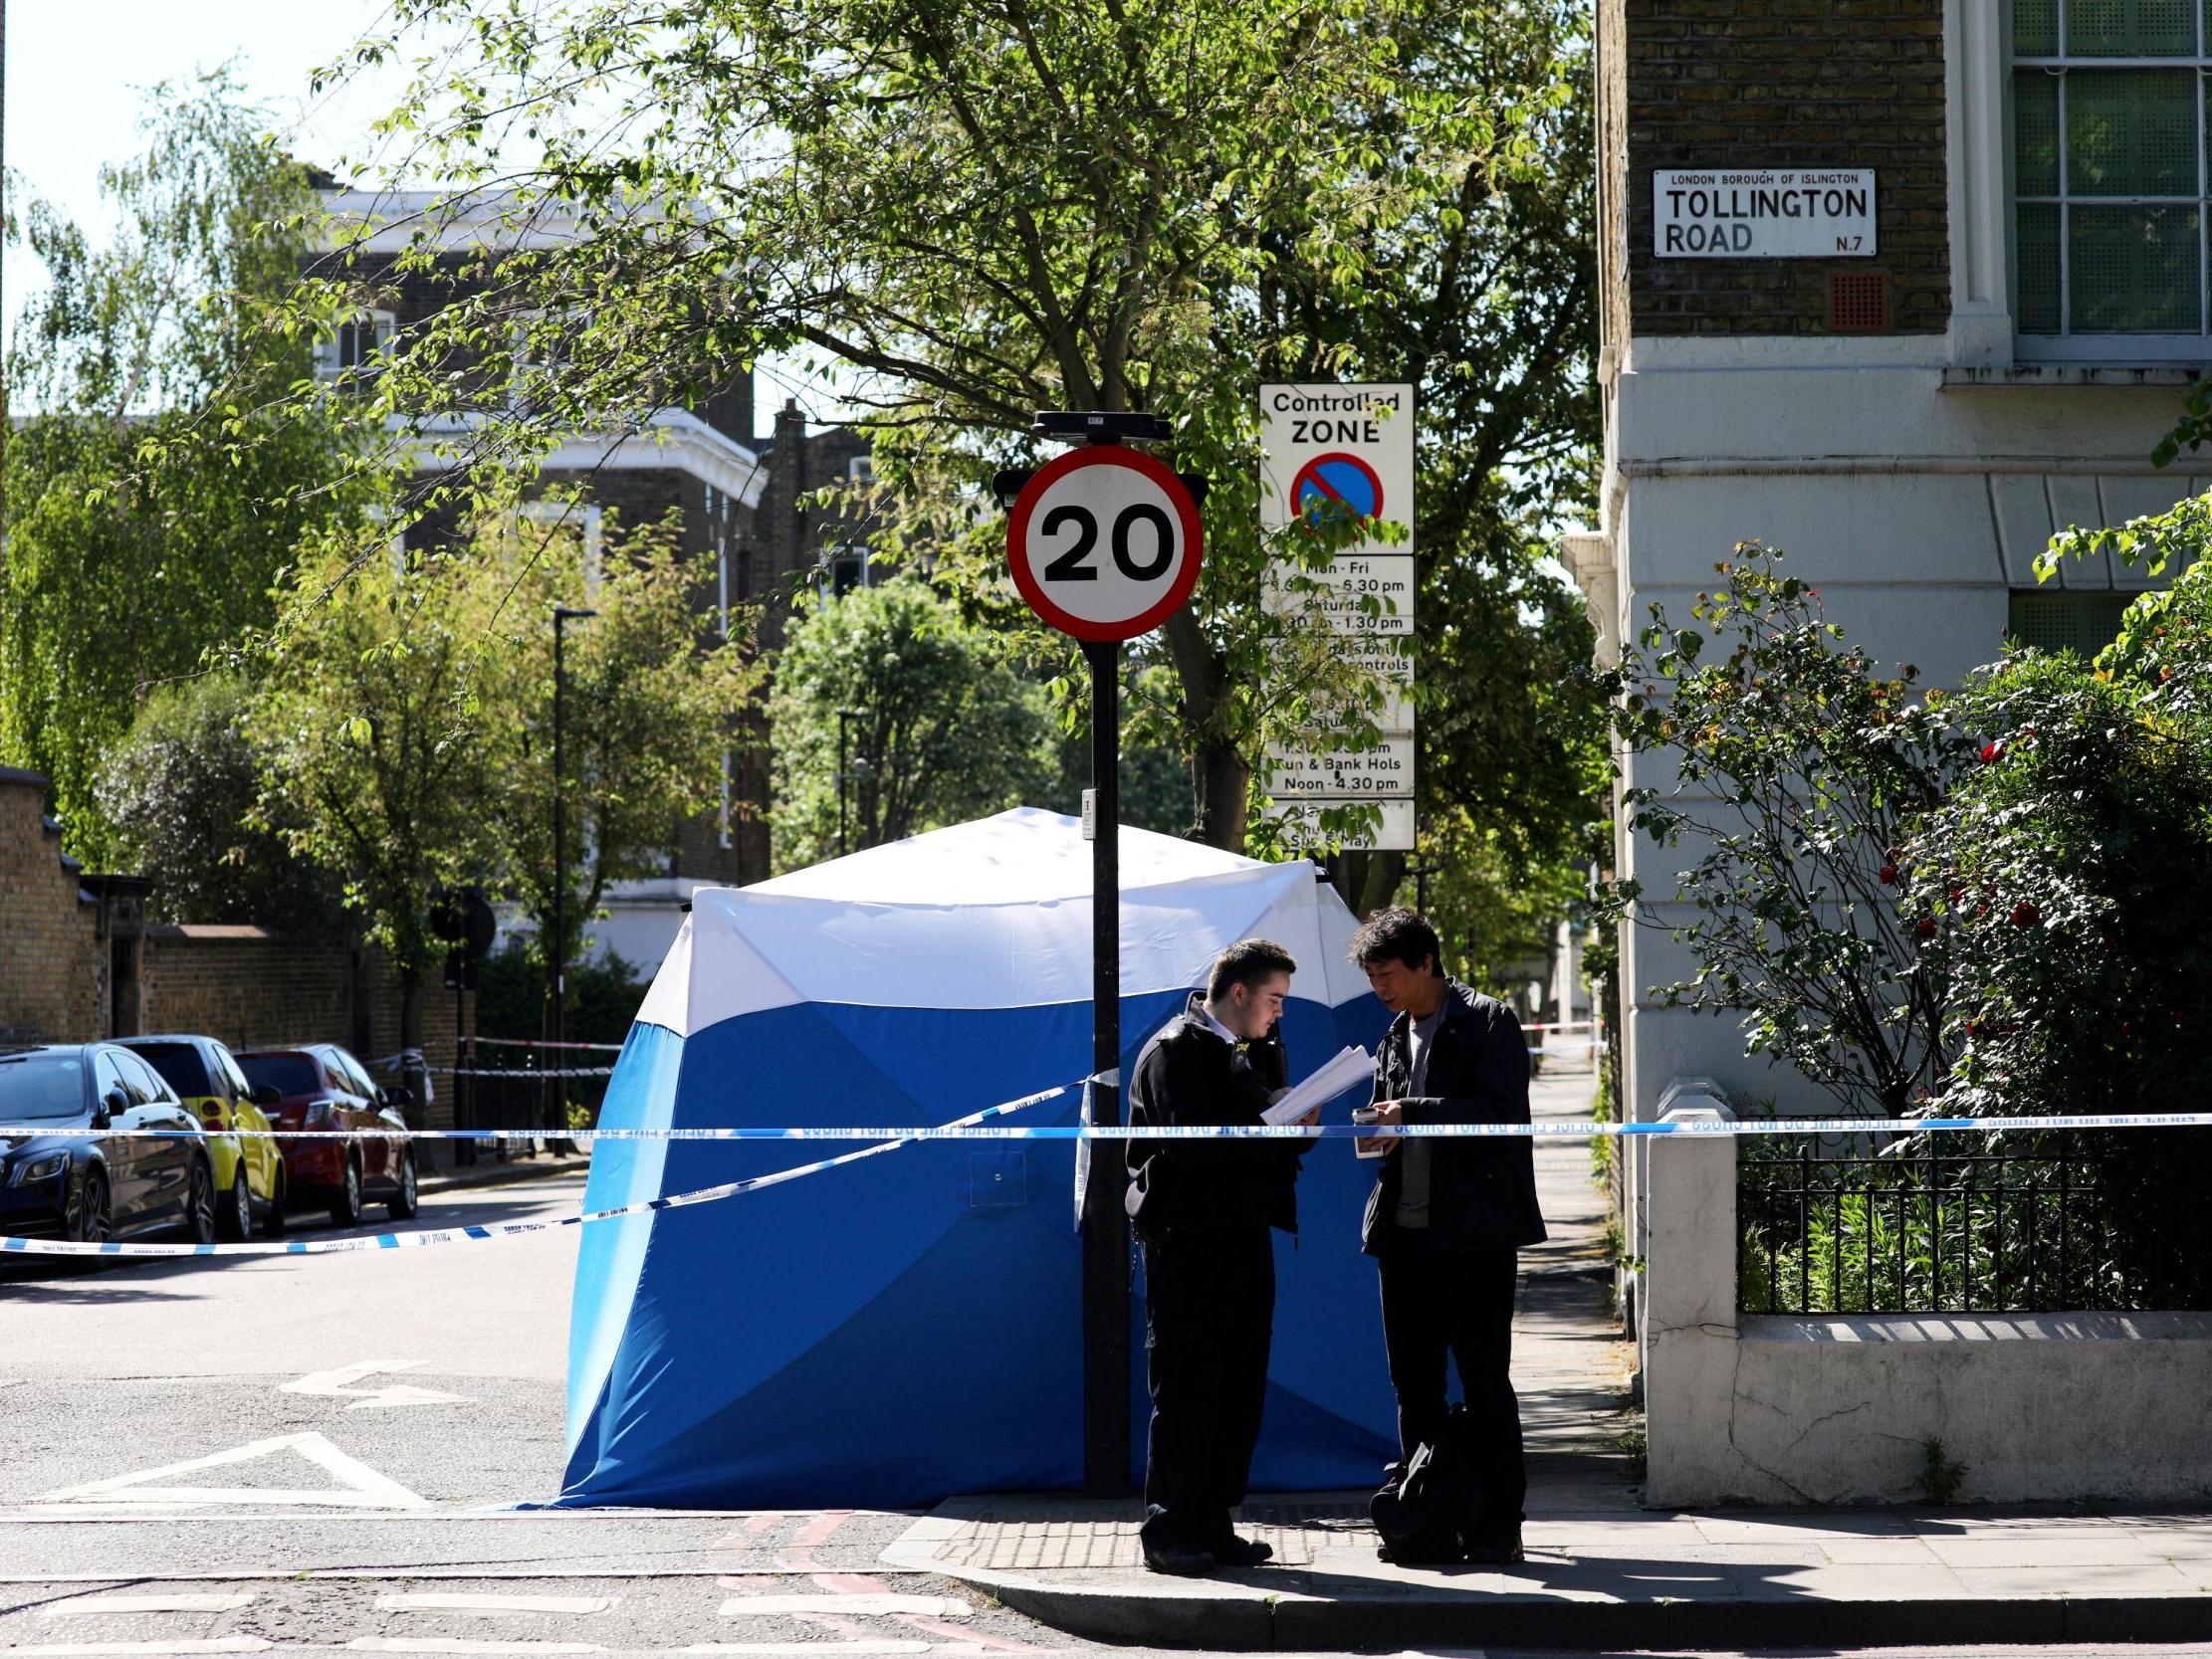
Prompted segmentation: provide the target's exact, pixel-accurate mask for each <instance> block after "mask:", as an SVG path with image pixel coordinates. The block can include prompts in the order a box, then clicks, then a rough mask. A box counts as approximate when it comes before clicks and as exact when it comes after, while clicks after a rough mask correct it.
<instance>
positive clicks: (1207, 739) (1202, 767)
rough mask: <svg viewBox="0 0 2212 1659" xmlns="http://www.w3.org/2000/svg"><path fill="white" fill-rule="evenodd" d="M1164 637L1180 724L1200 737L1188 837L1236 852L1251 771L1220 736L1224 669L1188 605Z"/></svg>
mask: <svg viewBox="0 0 2212 1659" xmlns="http://www.w3.org/2000/svg"><path fill="white" fill-rule="evenodd" d="M1163 632H1164V633H1165V635H1166V637H1167V642H1168V655H1169V656H1170V657H1171V658H1172V659H1173V660H1174V662H1175V673H1176V681H1177V683H1178V684H1179V685H1181V687H1182V688H1183V716H1184V719H1185V720H1186V721H1187V722H1189V724H1190V728H1191V729H1192V730H1193V731H1195V732H1198V733H1200V736H1199V737H1198V739H1197V741H1196V742H1195V744H1194V745H1193V748H1192V752H1191V807H1192V812H1193V814H1194V818H1195V823H1194V825H1193V830H1192V833H1193V835H1194V836H1195V837H1196V838H1197V839H1198V840H1200V841H1203V842H1205V843H1206V844H1207V845H1208V846H1210V847H1218V848H1220V849H1221V850H1222V851H1223V852H1229V853H1240V852H1242V851H1243V850H1244V820H1245V813H1246V810H1247V807H1248V805H1249V803H1250V792H1251V780H1252V769H1251V766H1250V764H1249V762H1247V761H1246V760H1245V758H1244V756H1243V755H1241V754H1239V753H1238V752H1237V750H1236V746H1235V744H1233V743H1232V742H1230V741H1228V740H1227V739H1226V738H1225V737H1222V736H1220V735H1218V733H1219V731H1220V729H1221V717H1222V715H1223V714H1224V712H1225V711H1226V709H1227V707H1228V702H1229V685H1228V673H1227V670H1226V667H1225V665H1224V664H1223V663H1222V661H1221V657H1220V654H1219V653H1218V652H1217V651H1216V650H1215V649H1214V648H1213V647H1212V646H1210V645H1209V644H1208V643H1207V640H1206V636H1205V634H1203V633H1201V632H1200V630H1199V623H1198V618H1197V617H1195V616H1193V615H1192V614H1191V609H1190V607H1189V606H1188V605H1186V606H1185V607H1184V608H1183V609H1182V610H1179V611H1177V612H1176V613H1175V615H1173V616H1171V617H1170V618H1168V622H1167V626H1166V628H1165V629H1164V630H1163Z"/></svg>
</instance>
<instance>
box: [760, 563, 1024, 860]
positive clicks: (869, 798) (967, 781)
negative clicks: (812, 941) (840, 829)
mask: <svg viewBox="0 0 2212 1659" xmlns="http://www.w3.org/2000/svg"><path fill="white" fill-rule="evenodd" d="M839 709H853V710H857V711H859V716H858V718H857V719H855V720H852V721H850V722H849V723H847V726H848V742H849V746H848V750H847V754H846V771H847V774H848V781H847V788H846V815H847V832H846V833H847V842H846V845H847V848H848V850H850V851H855V852H857V851H858V850H859V849H861V848H863V847H873V846H878V845H880V844H882V843H883V842H886V841H896V840H899V839H901V838H902V837H905V836H909V835H913V834H916V833H917V832H919V831H922V830H927V829H935V828H938V827H940V826H942V825H945V824H953V823H959V822H962V821H964V820H966V819H969V818H974V817H979V816H982V815H985V814H988V813H992V812H996V811H1000V810H1002V809H1004V808H1006V807H1009V806H1018V805H1021V804H1023V803H1024V802H1025V801H1026V802H1034V801H1036V800H1038V799H1041V798H1042V797H1043V796H1044V794H1045V792H1046V791H1047V790H1048V789H1049V788H1050V787H1051V783H1052V769H1051V768H1052V762H1053V755H1052V753H1051V730H1050V726H1049V724H1048V721H1047V717H1046V715H1045V712H1044V698H1043V694H1042V692H1041V691H1040V689H1039V688H1038V687H1037V686H1036V685H1034V684H1033V683H1032V682H1031V681H1029V680H1027V679H1025V678H1024V677H1023V676H1022V674H1021V673H1020V672H1019V671H1018V669H1017V668H1016V667H1015V665H1014V662H1013V660H1012V658H1011V656H1010V654H1009V652H1008V650H1007V649H1006V647H1005V645H1004V643H1003V642H1002V641H1000V640H999V639H997V638H996V637H995V636H993V635H991V634H988V633H986V632H984V631H982V630H979V629H976V628H972V627H968V626H966V625H964V624H963V623H962V622H961V620H960V616H959V614H958V612H957V611H956V610H955V609H954V608H953V606H952V605H951V604H950V603H948V602H947V601H946V600H945V599H944V598H943V597H942V596H941V595H939V594H938V593H937V592H936V591H935V590H933V589H932V588H931V587H930V586H929V584H928V583H926V582H924V581H922V580H921V579H920V578H919V577H915V576H905V577H900V578H897V579H894V580H892V581H889V582H884V583H882V584H880V585H878V586H875V587H867V588H854V589H853V590H852V591H851V592H849V593H847V594H845V595H844V596H843V597H842V598H838V599H830V600H816V601H813V602H812V603H811V605H810V606H809V607H808V608H807V609H806V610H805V611H804V612H803V614H802V615H801V617H800V619H799V620H798V621H797V623H796V624H795V625H794V626H793V627H792V628H791V630H790V632H789V634H788V635H787V637H786V642H785V644H784V647H783V650H782V653H781V655H780V656H779V658H778V660H777V666H776V679H775V690H774V695H773V696H772V697H771V699H770V702H769V731H770V743H771V746H772V748H773V750H774V764H775V785H774V800H775V805H774V819H773V845H774V850H775V862H776V865H777V868H779V869H785V870H788V869H795V868H797V867H799V866H801V865H806V864H812V863H814V862H816V861H817V860H820V859H822V858H828V857H834V856H835V854H836V851H837V817H838V813H837V800H838V791H837V744H838V719H837V711H838V710H839Z"/></svg>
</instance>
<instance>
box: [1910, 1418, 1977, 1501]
mask: <svg viewBox="0 0 2212 1659" xmlns="http://www.w3.org/2000/svg"><path fill="white" fill-rule="evenodd" d="M1965 1485H1966V1465H1965V1464H1963V1463H1956V1462H1953V1461H1952V1459H1951V1457H1950V1455H1949V1454H1948V1453H1947V1452H1945V1451H1944V1449H1943V1442H1942V1441H1940V1440H1938V1439H1936V1438H1935V1437H1934V1436H1933V1435H1930V1436H1929V1437H1928V1438H1927V1439H1925V1440H1923V1441H1921V1442H1920V1496H1921V1497H1923V1498H1925V1499H1926V1500H1927V1501H1928V1502H1929V1503H1931V1504H1949V1503H1955V1502H1956V1501H1957V1499H1958V1495H1959V1493H1960V1491H1961V1490H1962V1489H1963V1488H1964V1487H1965Z"/></svg>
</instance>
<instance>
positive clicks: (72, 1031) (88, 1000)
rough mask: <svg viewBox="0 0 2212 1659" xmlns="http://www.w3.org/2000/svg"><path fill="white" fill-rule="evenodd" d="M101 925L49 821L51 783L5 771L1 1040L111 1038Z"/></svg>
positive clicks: (0, 852)
mask: <svg viewBox="0 0 2212 1659" xmlns="http://www.w3.org/2000/svg"><path fill="white" fill-rule="evenodd" d="M99 920H100V919H99V913H98V911H97V909H96V908H95V907H94V906H93V905H91V904H88V903H86V902H85V901H84V900H83V899H82V898H81V897H80V889H79V884H78V868H77V865H76V864H75V862H74V861H72V860H69V859H65V858H64V857H63V856H62V832H61V829H60V827H59V826H58V825H56V824H55V822H54V821H53V820H52V819H51V818H49V817H47V816H46V779H45V778H43V777H41V776H40V775H39V774H38V773H36V772H26V771H21V770H18V769H17V768H15V767H13V766H4V767H0V1037H5V1038H7V1039H9V1040H12V1041H17V1042H59V1043H66V1042H81V1041H83V1040H84V1039H85V1038H88V1037H99V1036H106V1035H107V1031H108V1026H107V1018H106V1010H105V1009H104V1008H103V1006H102V995H101V993H102V987H103V985H104V983H105V975H104V974H103V973H102V971H101V967H102V963H101V951H102V949H103V948H104V945H103V941H102V939H101V937H100V932H99Z"/></svg>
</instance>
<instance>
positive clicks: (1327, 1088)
mask: <svg viewBox="0 0 2212 1659" xmlns="http://www.w3.org/2000/svg"><path fill="white" fill-rule="evenodd" d="M1374 1075H1375V1056H1374V1055H1372V1054H1370V1053H1368V1052H1367V1050H1366V1049H1364V1048H1347V1049H1341V1050H1339V1051H1338V1052H1337V1054H1336V1055H1335V1056H1334V1057H1333V1058H1332V1059H1330V1060H1329V1061H1327V1062H1326V1063H1325V1064H1324V1065H1323V1066H1322V1067H1321V1069H1320V1070H1319V1071H1317V1072H1315V1073H1314V1074H1313V1075H1312V1076H1311V1077H1309V1078H1307V1079H1306V1080H1305V1082H1303V1083H1300V1084H1297V1085H1295V1086H1293V1087H1292V1088H1290V1089H1288V1090H1286V1091H1285V1092H1284V1093H1283V1096H1282V1098H1281V1099H1280V1100H1278V1101H1276V1102H1275V1103H1274V1104H1273V1105H1272V1106H1270V1107H1268V1108H1267V1110H1266V1111H1265V1112H1263V1113H1261V1114H1260V1116H1261V1117H1263V1118H1265V1119H1266V1120H1267V1122H1269V1123H1270V1124H1295V1123H1296V1122H1297V1121H1298V1120H1299V1119H1300V1118H1303V1117H1304V1116H1305V1115H1306V1114H1307V1113H1309V1112H1311V1111H1312V1110H1313V1109H1314V1108H1315V1107H1319V1106H1326V1105H1328V1104H1329V1102H1331V1101H1333V1100H1335V1099H1336V1098H1337V1096H1339V1095H1341V1094H1343V1093H1344V1091H1345V1090H1347V1089H1349V1088H1351V1087H1352V1086H1353V1085H1354V1084H1355V1083H1365V1082H1367V1080H1368V1079H1369V1078H1371V1077H1373V1076H1374Z"/></svg>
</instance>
